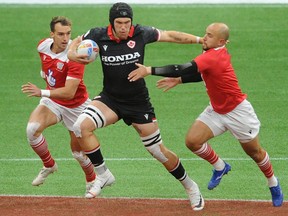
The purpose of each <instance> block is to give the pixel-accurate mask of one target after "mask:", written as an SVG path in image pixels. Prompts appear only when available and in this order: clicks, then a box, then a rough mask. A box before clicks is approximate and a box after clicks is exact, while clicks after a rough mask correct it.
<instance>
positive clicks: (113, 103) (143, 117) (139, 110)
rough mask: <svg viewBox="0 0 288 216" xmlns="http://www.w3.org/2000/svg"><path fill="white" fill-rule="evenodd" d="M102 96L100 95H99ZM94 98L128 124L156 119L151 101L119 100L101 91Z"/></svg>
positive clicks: (144, 122)
mask: <svg viewBox="0 0 288 216" xmlns="http://www.w3.org/2000/svg"><path fill="white" fill-rule="evenodd" d="M99 96H100V97H99ZM99 96H97V97H95V98H94V99H93V100H98V101H101V102H102V103H104V104H105V105H106V106H108V107H109V108H110V109H111V110H113V111H114V112H115V113H116V114H117V115H118V117H119V119H123V121H124V122H125V123H126V124H127V125H131V124H132V123H137V124H147V123H151V122H154V121H156V116H155V113H154V108H153V106H152V104H151V103H150V101H149V100H148V99H147V100H145V101H125V100H117V99H115V98H113V97H111V96H108V95H107V94H105V93H103V92H101V93H100V94H99Z"/></svg>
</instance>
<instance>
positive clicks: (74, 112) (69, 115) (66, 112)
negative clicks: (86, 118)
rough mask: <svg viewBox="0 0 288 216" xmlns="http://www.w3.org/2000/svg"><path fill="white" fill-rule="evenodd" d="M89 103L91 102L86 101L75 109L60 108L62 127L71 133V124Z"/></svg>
mask: <svg viewBox="0 0 288 216" xmlns="http://www.w3.org/2000/svg"><path fill="white" fill-rule="evenodd" d="M90 102H91V100H90V99H87V100H86V101H85V102H84V103H83V104H81V105H80V106H78V107H75V108H67V107H62V121H63V125H64V127H66V128H67V129H68V130H69V131H73V124H74V123H75V122H76V120H77V118H78V116H79V115H80V114H81V113H82V112H83V110H84V109H85V108H86V107H87V106H88V104H89V103H90Z"/></svg>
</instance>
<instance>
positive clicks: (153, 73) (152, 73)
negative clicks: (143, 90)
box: [151, 67, 155, 75]
mask: <svg viewBox="0 0 288 216" xmlns="http://www.w3.org/2000/svg"><path fill="white" fill-rule="evenodd" d="M151 75H155V67H151Z"/></svg>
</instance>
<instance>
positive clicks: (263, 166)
mask: <svg viewBox="0 0 288 216" xmlns="http://www.w3.org/2000/svg"><path fill="white" fill-rule="evenodd" d="M257 165H258V166H259V168H260V170H261V171H262V172H263V174H264V175H265V176H266V178H271V177H272V176H273V175H274V171H273V167H272V164H271V161H270V159H269V155H268V153H267V152H266V155H265V157H264V159H263V160H262V161H261V162H260V163H257Z"/></svg>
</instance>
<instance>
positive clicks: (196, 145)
mask: <svg viewBox="0 0 288 216" xmlns="http://www.w3.org/2000/svg"><path fill="white" fill-rule="evenodd" d="M185 144H186V147H187V148H188V149H190V150H191V151H197V150H198V149H200V148H201V146H202V143H200V140H197V139H195V138H194V137H192V136H187V137H186V139H185Z"/></svg>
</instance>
